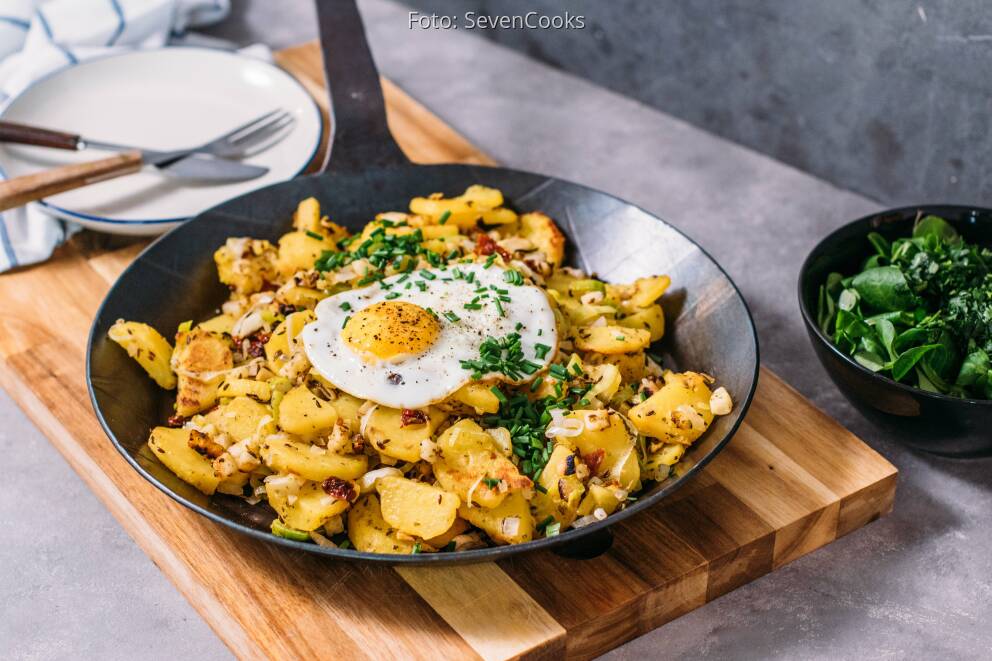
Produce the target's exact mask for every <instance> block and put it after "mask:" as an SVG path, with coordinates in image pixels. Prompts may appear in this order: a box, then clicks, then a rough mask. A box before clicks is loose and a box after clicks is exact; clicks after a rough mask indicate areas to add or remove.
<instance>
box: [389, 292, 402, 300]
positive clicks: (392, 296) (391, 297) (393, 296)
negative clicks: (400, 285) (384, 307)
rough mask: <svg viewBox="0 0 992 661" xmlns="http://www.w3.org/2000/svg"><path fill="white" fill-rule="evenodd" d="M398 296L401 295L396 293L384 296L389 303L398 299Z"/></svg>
mask: <svg viewBox="0 0 992 661" xmlns="http://www.w3.org/2000/svg"><path fill="white" fill-rule="evenodd" d="M400 296H402V294H400V293H399V292H398V291H394V292H390V293H388V294H386V300H387V301H391V300H393V299H394V298H399V297H400Z"/></svg>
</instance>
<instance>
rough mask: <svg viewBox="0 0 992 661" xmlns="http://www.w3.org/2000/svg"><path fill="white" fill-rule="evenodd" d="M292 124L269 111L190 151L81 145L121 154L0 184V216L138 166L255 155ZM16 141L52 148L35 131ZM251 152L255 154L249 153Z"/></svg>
mask: <svg viewBox="0 0 992 661" xmlns="http://www.w3.org/2000/svg"><path fill="white" fill-rule="evenodd" d="M293 121H295V120H294V118H293V117H292V116H291V115H290V114H289V113H288V112H286V111H284V110H283V111H278V110H277V111H272V112H269V113H266V114H265V115H262V116H261V117H258V118H256V119H254V120H252V121H250V122H248V123H246V124H243V125H241V126H238V127H237V128H235V129H233V130H231V131H228V132H227V133H224V134H223V135H221V136H218V137H217V138H214V139H213V140H210V141H208V142H205V143H204V144H202V145H199V146H197V147H194V148H192V149H182V150H175V151H153V150H142V149H135V148H133V147H126V146H124V145H116V144H113V143H104V142H89V143H86V142H83V145H84V146H83V147H82V148H85V146H86V145H89V146H93V147H98V148H100V149H108V150H115V151H120V152H121V153H119V154H115V155H113V156H110V157H108V158H103V159H100V160H97V161H88V162H86V163H73V164H71V165H63V166H60V167H56V168H52V169H49V170H44V171H41V172H35V173H32V174H28V175H23V176H20V177H14V178H13V179H9V180H7V181H3V182H0V211H5V210H7V209H12V208H14V207H18V206H22V205H24V204H27V203H28V202H33V201H35V200H40V199H42V198H45V197H48V196H50V195H55V194H57V193H64V192H66V191H70V190H75V189H77V188H82V187H84V186H88V185H89V184H93V183H97V182H100V181H106V180H107V179H112V178H115V177H120V176H123V175H127V174H132V173H134V172H137V171H138V170H140V169H141V167H142V166H143V165H155V166H157V167H159V168H168V167H169V166H170V165H172V164H174V163H177V162H178V161H180V160H182V159H184V158H186V157H188V156H190V155H192V154H194V153H206V154H210V155H211V156H216V157H225V156H245V155H249V154H250V153H257V151H258V149H259V148H265V147H268V146H270V145H271V144H272V142H274V141H275V140H277V139H281V137H282V136H281V134H282V132H283V131H284V130H285V129H286V128H287V127H288V126H290V125H291V124H292V123H293ZM60 135H61V136H62V139H61V143H60V145H59V146H60V147H61V148H63V149H80V147H79V144H80V141H81V138H79V136H74V135H71V134H60ZM21 137H22V139H21V140H19V141H20V142H26V141H27V139H28V138H30V139H31V140H32V141H31V142H29V143H28V144H36V145H39V144H42V143H41V142H40V141H41V140H45V141H46V142H45V144H44V145H43V146H55V145H53V144H50V142H49V140H50V136H48V135H47V134H46V135H43V136H39V133H38V132H37V131H35V133H34V134H33V135H30V136H26V137H25V136H23V135H22V136H21ZM69 138H72V145H73V146H71V147H70V146H69V144H70V141H69ZM266 140H268V141H269V142H266ZM253 148H255V151H252V149H253ZM264 172H265V170H264V169H263V170H262V171H261V172H260V174H264Z"/></svg>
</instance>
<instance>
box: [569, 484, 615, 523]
mask: <svg viewBox="0 0 992 661" xmlns="http://www.w3.org/2000/svg"><path fill="white" fill-rule="evenodd" d="M618 507H620V499H619V498H617V489H616V488H613V489H611V488H608V487H604V486H603V485H601V484H590V485H589V487H588V491H587V492H586V497H585V498H583V499H582V502H581V503H580V504H579V509H578V510H577V511H576V514H578V515H579V516H588V515H589V514H592V513H593V511H595V510H596V509H602V510H603V511H604V512H606V513H607V514H613V513H614V512H615V511H616V510H617V508H618Z"/></svg>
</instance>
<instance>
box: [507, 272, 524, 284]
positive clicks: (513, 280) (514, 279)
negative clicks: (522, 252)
mask: <svg viewBox="0 0 992 661" xmlns="http://www.w3.org/2000/svg"><path fill="white" fill-rule="evenodd" d="M503 279H504V280H506V281H507V282H509V283H510V284H511V285H522V284H524V276H522V275H521V274H520V271H518V270H516V269H507V270H506V271H504V272H503Z"/></svg>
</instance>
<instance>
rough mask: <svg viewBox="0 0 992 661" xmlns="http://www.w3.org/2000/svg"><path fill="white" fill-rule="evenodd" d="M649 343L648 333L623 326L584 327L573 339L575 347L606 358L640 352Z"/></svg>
mask: <svg viewBox="0 0 992 661" xmlns="http://www.w3.org/2000/svg"><path fill="white" fill-rule="evenodd" d="M650 343H651V332H650V331H647V330H644V329H643V328H625V327H623V326H585V327H583V328H580V329H579V330H578V332H577V334H576V338H575V346H576V347H578V348H579V349H581V350H582V351H595V352H596V353H602V354H606V355H608V356H611V355H614V354H618V353H633V352H635V351H640V350H642V349H645V348H647V346H648V345H649V344H650Z"/></svg>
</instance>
